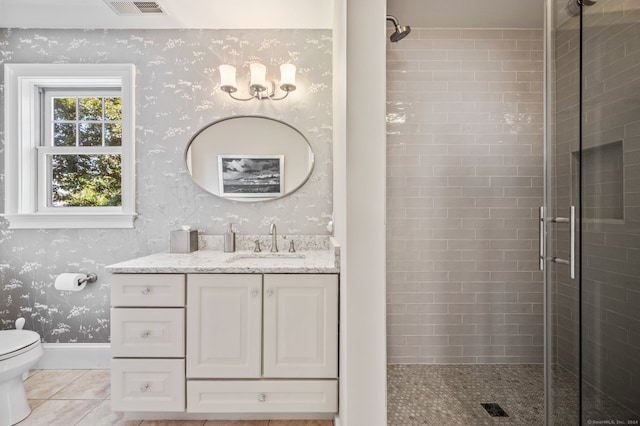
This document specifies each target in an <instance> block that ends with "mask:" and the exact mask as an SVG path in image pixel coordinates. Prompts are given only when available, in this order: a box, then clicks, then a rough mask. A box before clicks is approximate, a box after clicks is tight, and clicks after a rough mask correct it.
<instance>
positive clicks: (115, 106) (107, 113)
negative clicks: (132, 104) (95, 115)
mask: <svg viewBox="0 0 640 426" xmlns="http://www.w3.org/2000/svg"><path fill="white" fill-rule="evenodd" d="M104 119H105V120H108V121H122V98H105V99H104Z"/></svg>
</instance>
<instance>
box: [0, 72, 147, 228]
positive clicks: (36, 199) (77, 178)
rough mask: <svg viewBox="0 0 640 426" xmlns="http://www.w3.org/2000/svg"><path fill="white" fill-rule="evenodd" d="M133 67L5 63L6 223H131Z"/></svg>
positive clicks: (59, 225) (87, 225) (113, 225)
mask: <svg viewBox="0 0 640 426" xmlns="http://www.w3.org/2000/svg"><path fill="white" fill-rule="evenodd" d="M133 75H134V69H133V66H132V65H113V64H108V65H96V64H91V65H70V64H50V65H49V64H46V65H45V64H7V65H5V90H6V98H5V123H6V128H7V132H6V141H5V146H6V156H5V185H6V186H5V193H6V194H5V214H4V216H5V217H6V218H7V219H8V220H9V227H10V228H14V229H19V228H131V227H133V220H134V218H135V212H134V208H135V191H134V176H135V173H134V140H133V134H134V133H133V130H134V124H133V121H134V120H133V106H134V99H133V98H134V97H133V93H134V92H133Z"/></svg>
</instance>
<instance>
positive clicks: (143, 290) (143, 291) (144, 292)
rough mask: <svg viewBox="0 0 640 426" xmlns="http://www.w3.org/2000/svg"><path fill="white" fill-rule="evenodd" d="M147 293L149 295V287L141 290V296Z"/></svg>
mask: <svg viewBox="0 0 640 426" xmlns="http://www.w3.org/2000/svg"><path fill="white" fill-rule="evenodd" d="M149 293H151V289H150V288H149V287H145V288H143V289H142V294H144V295H145V296H146V295H147V294H149Z"/></svg>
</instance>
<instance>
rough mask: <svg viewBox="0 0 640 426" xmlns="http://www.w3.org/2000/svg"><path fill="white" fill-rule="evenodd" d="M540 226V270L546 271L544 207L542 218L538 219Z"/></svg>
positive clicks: (541, 209)
mask: <svg viewBox="0 0 640 426" xmlns="http://www.w3.org/2000/svg"><path fill="white" fill-rule="evenodd" d="M538 226H539V228H540V237H539V239H538V240H539V241H540V247H539V249H538V258H539V262H540V270H541V271H544V246H545V238H544V235H545V234H544V207H540V217H539V219H538Z"/></svg>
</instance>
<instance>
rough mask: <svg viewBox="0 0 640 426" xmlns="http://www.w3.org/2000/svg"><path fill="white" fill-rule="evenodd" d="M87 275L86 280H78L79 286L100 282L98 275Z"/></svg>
mask: <svg viewBox="0 0 640 426" xmlns="http://www.w3.org/2000/svg"><path fill="white" fill-rule="evenodd" d="M86 275H87V277H86V278H80V279H79V280H78V285H81V284H84V283H95V282H96V281H97V280H98V275H96V274H94V273H93V272H91V273H89V274H86Z"/></svg>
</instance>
